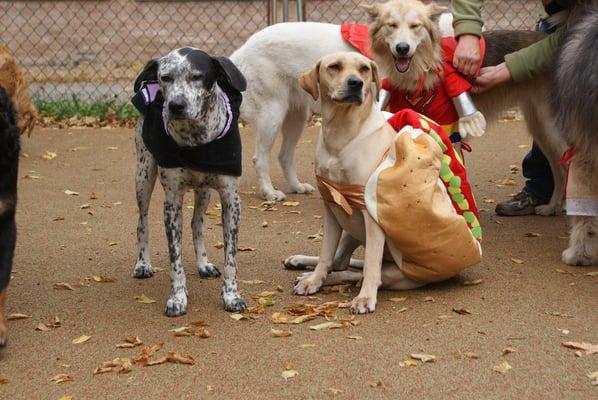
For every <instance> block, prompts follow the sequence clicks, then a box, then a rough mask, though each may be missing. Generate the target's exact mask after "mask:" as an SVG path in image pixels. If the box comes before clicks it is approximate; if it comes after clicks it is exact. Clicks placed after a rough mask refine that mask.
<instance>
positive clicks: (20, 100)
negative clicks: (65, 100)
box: [0, 45, 37, 134]
mask: <svg viewBox="0 0 598 400" xmlns="http://www.w3.org/2000/svg"><path fill="white" fill-rule="evenodd" d="M0 87H2V88H3V89H4V90H5V91H6V94H7V95H8V97H10V98H11V100H12V104H13V107H14V108H15V111H16V112H17V118H18V119H17V127H18V128H19V131H20V132H21V134H23V133H25V132H27V134H31V131H32V130H33V127H34V126H35V121H36V120H37V110H36V109H35V106H34V105H33V103H32V102H31V96H30V95H29V82H28V81H27V79H26V78H25V75H24V74H23V72H22V71H21V69H20V68H19V66H18V65H17V63H16V61H15V59H14V57H13V56H12V54H11V53H10V52H9V51H8V49H7V48H6V47H5V46H2V45H0Z"/></svg>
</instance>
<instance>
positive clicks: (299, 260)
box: [282, 231, 363, 271]
mask: <svg viewBox="0 0 598 400" xmlns="http://www.w3.org/2000/svg"><path fill="white" fill-rule="evenodd" d="M360 245H361V243H360V242H359V240H357V239H355V238H354V237H353V236H351V235H349V234H348V233H347V232H345V231H343V234H342V236H341V240H340V243H339V245H338V249H337V250H336V254H335V255H334V261H333V262H332V270H333V271H343V270H346V269H347V268H348V267H352V268H363V260H358V259H356V258H351V256H352V255H353V252H355V250H356V249H357V248H358V247H359V246H360ZM319 259H320V258H319V257H317V256H305V255H302V254H297V255H293V256H289V257H287V258H286V259H285V260H284V261H283V262H282V265H283V266H284V268H286V269H289V270H294V271H302V270H306V269H309V267H315V266H316V265H318V261H319Z"/></svg>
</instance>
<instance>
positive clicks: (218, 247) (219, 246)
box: [214, 242, 224, 250]
mask: <svg viewBox="0 0 598 400" xmlns="http://www.w3.org/2000/svg"><path fill="white" fill-rule="evenodd" d="M214 247H215V248H217V249H219V250H220V249H222V248H224V243H222V242H216V244H215V245H214Z"/></svg>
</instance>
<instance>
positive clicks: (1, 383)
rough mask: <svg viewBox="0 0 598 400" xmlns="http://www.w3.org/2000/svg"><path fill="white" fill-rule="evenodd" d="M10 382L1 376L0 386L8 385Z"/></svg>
mask: <svg viewBox="0 0 598 400" xmlns="http://www.w3.org/2000/svg"><path fill="white" fill-rule="evenodd" d="M9 382H10V381H9V380H8V379H6V378H4V377H3V376H0V385H6V384H8V383H9Z"/></svg>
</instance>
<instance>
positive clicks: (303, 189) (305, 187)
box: [291, 183, 315, 194]
mask: <svg viewBox="0 0 598 400" xmlns="http://www.w3.org/2000/svg"><path fill="white" fill-rule="evenodd" d="M314 190H315V188H314V187H313V186H312V185H310V184H309V183H299V185H298V186H292V187H291V191H292V192H293V193H299V194H304V193H312V192H313V191H314Z"/></svg>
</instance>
